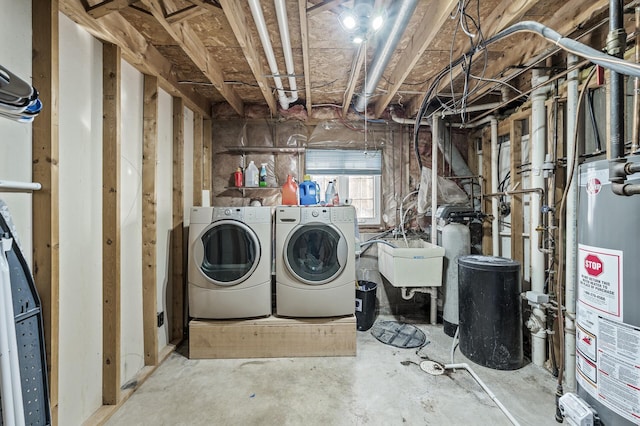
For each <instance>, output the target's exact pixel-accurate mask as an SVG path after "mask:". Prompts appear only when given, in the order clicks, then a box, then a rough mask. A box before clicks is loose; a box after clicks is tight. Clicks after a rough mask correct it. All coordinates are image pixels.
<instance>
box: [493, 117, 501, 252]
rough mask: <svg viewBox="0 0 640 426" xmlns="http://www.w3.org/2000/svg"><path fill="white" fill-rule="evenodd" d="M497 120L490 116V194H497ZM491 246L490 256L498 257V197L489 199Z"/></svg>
mask: <svg viewBox="0 0 640 426" xmlns="http://www.w3.org/2000/svg"><path fill="white" fill-rule="evenodd" d="M498 172H499V170H498V120H496V118H495V117H493V116H491V193H492V194H495V193H496V192H498ZM491 214H492V215H493V221H492V222H491V243H492V244H491V246H492V254H493V255H494V256H500V226H499V222H500V220H499V219H500V212H499V211H498V197H491Z"/></svg>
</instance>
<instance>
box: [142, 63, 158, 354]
mask: <svg viewBox="0 0 640 426" xmlns="http://www.w3.org/2000/svg"><path fill="white" fill-rule="evenodd" d="M142 140H143V146H142V327H143V331H144V333H143V334H144V365H156V364H157V363H158V329H157V318H156V316H157V313H158V306H157V305H158V302H157V284H156V267H157V265H156V263H157V257H156V240H157V230H156V228H157V226H156V162H157V157H158V149H157V147H158V79H157V78H156V77H154V76H150V75H145V76H144V103H143V130H142Z"/></svg>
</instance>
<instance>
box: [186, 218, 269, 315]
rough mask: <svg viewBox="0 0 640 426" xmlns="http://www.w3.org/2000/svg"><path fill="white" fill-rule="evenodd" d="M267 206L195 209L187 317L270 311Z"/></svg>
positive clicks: (190, 233) (189, 263)
mask: <svg viewBox="0 0 640 426" xmlns="http://www.w3.org/2000/svg"><path fill="white" fill-rule="evenodd" d="M272 240H273V239H272V212H271V207H193V208H192V209H191V223H190V226H189V254H188V256H189V261H188V271H187V275H188V282H189V286H188V292H189V315H190V316H192V317H194V318H208V319H226V318H249V317H260V316H267V315H271V262H272V256H271V253H272Z"/></svg>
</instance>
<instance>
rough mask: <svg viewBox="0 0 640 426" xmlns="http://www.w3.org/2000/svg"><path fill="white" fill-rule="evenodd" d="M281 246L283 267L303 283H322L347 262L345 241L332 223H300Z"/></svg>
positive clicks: (326, 281)
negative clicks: (283, 248)
mask: <svg viewBox="0 0 640 426" xmlns="http://www.w3.org/2000/svg"><path fill="white" fill-rule="evenodd" d="M284 247H285V253H284V254H283V255H284V261H285V265H286V267H287V269H288V270H289V272H290V273H291V274H292V275H293V276H294V277H295V278H296V279H297V280H299V281H301V282H303V283H305V284H309V285H321V284H326V283H328V282H330V281H331V280H333V279H335V278H337V277H338V276H339V275H340V273H341V272H342V270H343V269H344V267H345V265H346V264H347V241H346V240H345V238H344V235H342V233H341V232H340V231H339V230H338V229H337V228H336V227H335V226H333V225H328V224H324V223H317V224H314V223H311V224H305V225H300V226H298V227H296V228H294V229H293V231H292V232H291V233H290V234H289V236H288V237H287V240H286V242H285V246H284Z"/></svg>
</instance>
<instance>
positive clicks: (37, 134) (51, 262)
mask: <svg viewBox="0 0 640 426" xmlns="http://www.w3.org/2000/svg"><path fill="white" fill-rule="evenodd" d="M32 11H33V13H32V26H33V28H37V31H33V34H32V49H33V63H32V73H33V85H34V86H35V87H37V88H38V91H39V92H40V101H41V102H42V104H43V108H42V111H41V112H40V115H39V116H38V117H37V119H36V120H35V121H34V122H33V126H32V129H33V130H32V137H33V145H32V164H33V166H32V175H33V180H34V181H35V182H40V183H41V184H42V189H41V190H40V191H35V192H34V193H33V196H32V200H33V210H32V212H33V213H32V219H33V278H34V280H35V283H36V287H37V289H38V293H39V295H40V301H41V303H42V318H43V323H44V336H45V346H46V350H47V369H48V373H49V401H50V405H51V421H52V424H53V425H57V424H58V354H59V341H58V336H59V333H58V326H59V306H60V305H59V285H60V251H59V250H60V229H59V214H60V211H59V204H58V203H59V179H58V151H59V149H58V148H59V145H58V143H59V139H58V122H59V118H58V105H59V99H58V97H59V87H60V81H59V50H58V42H59V40H58V34H59V31H58V19H59V18H58V17H59V15H58V1H57V0H33V2H32Z"/></svg>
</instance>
